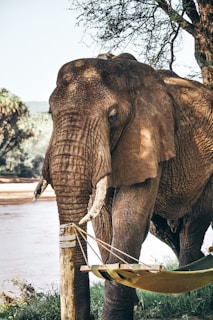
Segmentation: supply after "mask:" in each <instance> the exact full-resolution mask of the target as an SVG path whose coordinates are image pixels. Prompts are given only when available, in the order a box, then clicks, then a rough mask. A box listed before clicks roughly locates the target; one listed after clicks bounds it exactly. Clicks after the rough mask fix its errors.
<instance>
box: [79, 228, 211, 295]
mask: <svg viewBox="0 0 213 320" xmlns="http://www.w3.org/2000/svg"><path fill="white" fill-rule="evenodd" d="M73 227H74V231H75V234H76V238H77V240H78V242H79V245H80V247H81V248H82V246H81V243H80V239H79V236H78V234H77V233H80V235H81V237H83V239H84V240H85V241H87V240H86V238H85V236H84V234H86V235H87V236H90V237H91V238H92V239H93V240H96V241H97V242H98V244H99V245H102V246H103V247H104V248H105V249H107V247H110V246H109V245H108V244H107V243H105V242H103V241H101V240H99V239H97V238H95V237H93V236H91V235H89V234H87V233H86V232H85V231H83V230H82V229H81V228H79V227H78V226H76V225H73ZM90 247H91V246H90ZM113 249H114V250H116V251H118V252H120V253H122V254H123V252H121V251H119V250H118V249H115V248H113ZM212 249H213V248H212V247H210V249H209V250H210V251H212ZM92 250H93V249H92ZM93 251H94V250H93ZM82 253H83V255H84V257H85V253H84V252H83V251H82ZM115 256H117V257H118V258H119V256H118V255H116V254H115ZM127 256H128V255H127ZM128 257H130V256H128ZM131 258H133V257H131ZM121 260H122V259H121ZM85 261H86V263H87V259H86V257H85ZM123 261H124V260H123ZM137 261H138V260H137ZM81 271H82V272H92V273H93V274H94V275H95V276H97V277H99V278H102V279H106V280H110V281H116V282H118V283H120V284H123V285H125V286H128V287H132V288H136V289H142V290H147V291H152V292H159V293H183V292H189V291H192V290H195V289H198V288H201V287H204V286H206V285H207V284H210V283H212V282H213V255H212V254H209V255H207V256H205V257H203V258H201V259H199V260H197V261H195V262H193V263H190V264H188V265H186V266H184V267H182V268H179V269H177V270H173V271H167V270H164V269H163V268H162V266H156V265H153V266H148V265H146V264H143V263H137V264H128V263H125V264H120V263H116V264H103V265H92V266H89V265H88V263H87V265H86V266H81Z"/></svg>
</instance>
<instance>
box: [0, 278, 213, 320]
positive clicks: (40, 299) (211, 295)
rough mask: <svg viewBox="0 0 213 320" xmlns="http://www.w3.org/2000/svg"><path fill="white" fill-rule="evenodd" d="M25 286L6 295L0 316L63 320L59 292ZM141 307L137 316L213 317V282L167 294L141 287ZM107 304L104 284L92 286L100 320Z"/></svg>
mask: <svg viewBox="0 0 213 320" xmlns="http://www.w3.org/2000/svg"><path fill="white" fill-rule="evenodd" d="M18 285H19V286H20V287H21V292H22V294H21V298H19V299H14V300H11V299H10V300H9V299H7V298H5V296H4V300H5V302H4V304H2V305H1V306H0V320H4V319H5V320H6V319H7V320H12V319H14V320H59V319H60V297H59V294H58V293H56V292H54V293H53V294H43V293H35V291H34V290H33V289H32V286H31V285H29V284H26V283H24V284H23V283H22V284H20V283H19V284H18ZM138 295H139V298H140V301H141V303H140V307H139V308H137V310H136V311H135V320H141V319H172V318H174V319H177V318H179V317H180V318H181V319H191V317H198V319H199V318H200V319H202V320H205V319H206V320H207V319H208V320H210V319H213V316H212V314H213V284H212V285H209V286H206V287H204V288H202V289H199V290H197V291H193V292H191V293H189V294H182V295H178V296H177V295H165V294H154V293H150V292H146V291H141V290H140V291H138ZM102 307H103V286H102V284H97V285H95V286H93V287H92V288H91V313H92V315H93V316H94V320H96V319H97V320H98V319H99V318H100V315H101V311H102Z"/></svg>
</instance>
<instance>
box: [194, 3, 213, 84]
mask: <svg viewBox="0 0 213 320" xmlns="http://www.w3.org/2000/svg"><path fill="white" fill-rule="evenodd" d="M198 6H199V13H200V21H199V22H198V23H195V33H194V38H195V58H196V60H197V63H198V65H199V66H200V68H201V72H202V78H203V83H204V84H205V85H206V86H208V87H209V88H210V89H212V88H213V40H212V39H213V23H212V20H213V1H212V0H211V1H198Z"/></svg>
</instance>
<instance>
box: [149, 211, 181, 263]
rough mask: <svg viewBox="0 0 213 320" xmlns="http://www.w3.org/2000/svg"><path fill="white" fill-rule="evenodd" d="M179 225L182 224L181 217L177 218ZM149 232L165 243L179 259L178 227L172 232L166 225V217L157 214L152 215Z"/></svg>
mask: <svg viewBox="0 0 213 320" xmlns="http://www.w3.org/2000/svg"><path fill="white" fill-rule="evenodd" d="M178 221H179V226H181V225H182V219H180V220H178ZM150 232H151V233H152V234H153V235H154V236H156V237H157V238H158V239H159V240H161V241H163V242H164V243H165V244H167V245H168V246H169V247H170V248H171V249H172V250H173V252H174V253H175V255H176V257H177V258H178V259H179V254H180V241H179V228H178V230H175V232H172V230H171V228H170V226H169V225H168V221H167V219H165V218H163V217H161V216H159V215H153V217H152V221H151V224H150Z"/></svg>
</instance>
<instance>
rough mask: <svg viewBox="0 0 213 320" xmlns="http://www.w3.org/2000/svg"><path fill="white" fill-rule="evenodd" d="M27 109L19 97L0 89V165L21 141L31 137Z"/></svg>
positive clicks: (31, 132) (31, 130)
mask: <svg viewBox="0 0 213 320" xmlns="http://www.w3.org/2000/svg"><path fill="white" fill-rule="evenodd" d="M28 118H29V110H28V107H27V106H26V105H25V104H24V103H23V102H22V101H21V100H20V98H19V97H17V96H15V95H14V94H12V93H10V92H9V91H8V90H6V89H0V164H4V162H5V156H6V154H7V153H8V152H10V151H11V150H13V149H15V148H16V149H19V148H20V144H21V142H22V141H23V140H25V139H28V138H29V137H31V136H33V128H32V127H31V125H30V123H29V121H27V120H28Z"/></svg>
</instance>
